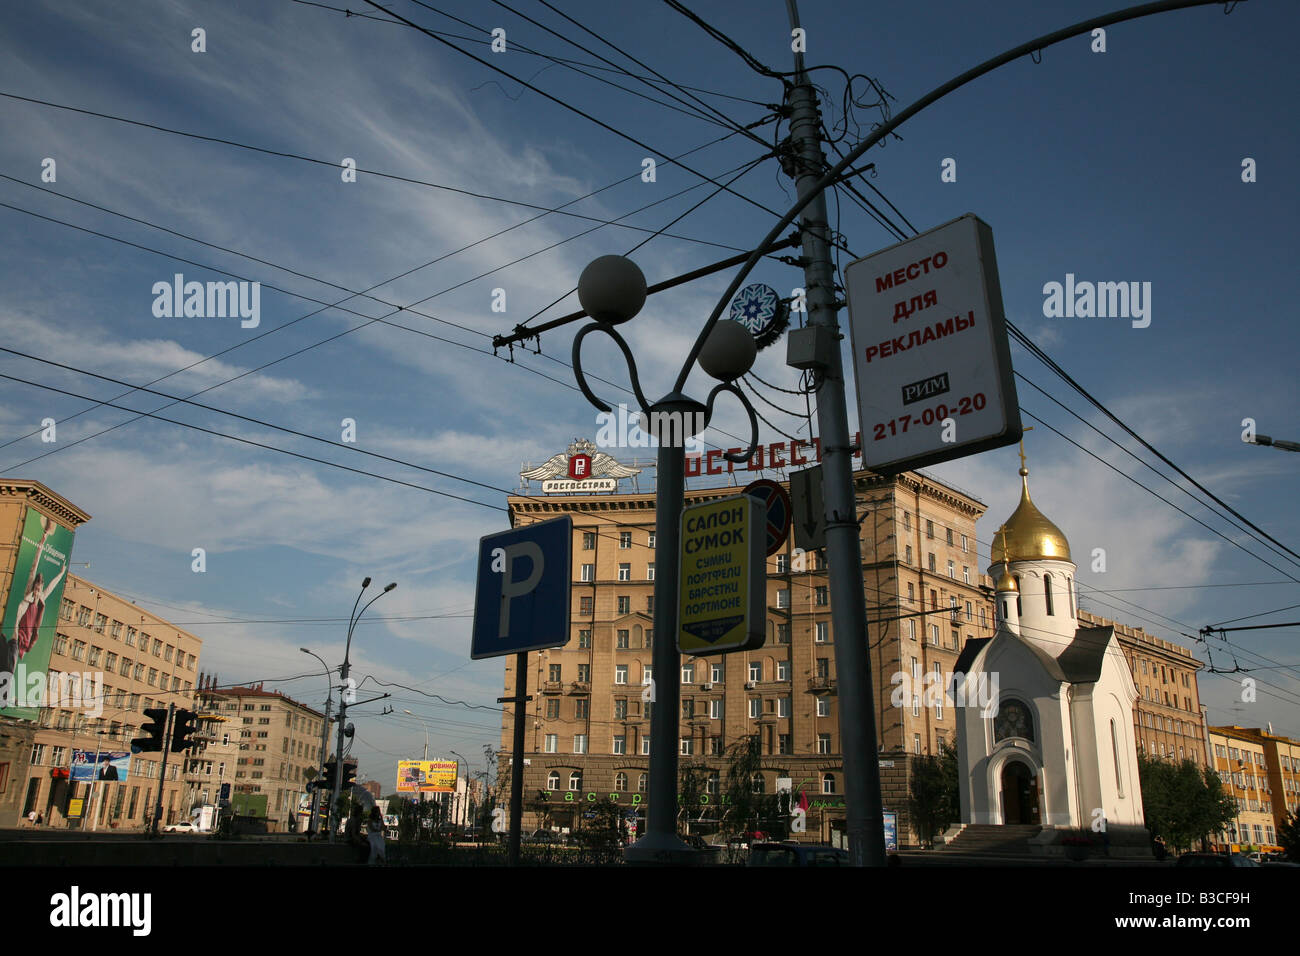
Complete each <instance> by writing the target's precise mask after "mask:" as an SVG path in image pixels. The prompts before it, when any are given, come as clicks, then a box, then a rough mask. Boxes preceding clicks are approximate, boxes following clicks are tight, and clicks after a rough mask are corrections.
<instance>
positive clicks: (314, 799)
mask: <svg viewBox="0 0 1300 956" xmlns="http://www.w3.org/2000/svg"><path fill="white" fill-rule="evenodd" d="M359 599H360V598H359V597H358V600H359ZM353 610H355V608H354V609H353ZM298 650H300V651H302V652H303V653H304V654H310V655H311V656H312V657H314V658H316V660H318V661H320V666H321V667H323V668H325V721H324V722H323V723H322V724H321V728H320V773H321V776H324V775H325V751H326V750H328V749H329V736H328V735H329V727H330V711H331V710H332V709H333V707H334V687H333V684H334V682H333V681H331V680H330V669H329V665H328V664H326V663H325V659H324V658H323V657H321V656H320V655H319V654H317V653H316V652H315V651H309V650H307V648H305V647H300V648H298ZM319 810H320V787H312V790H311V816H310V817H308V818H307V835H308V836H309V837H310V836H312V835H313V834H314V833H315V832H316V827H317V824H318V822H319V819H320V816H319Z"/></svg>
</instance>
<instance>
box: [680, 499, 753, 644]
mask: <svg viewBox="0 0 1300 956" xmlns="http://www.w3.org/2000/svg"><path fill="white" fill-rule="evenodd" d="M766 532H767V509H766V508H765V507H764V506H763V505H762V504H761V503H760V502H759V501H758V499H756V498H752V497H750V496H749V495H735V496H733V497H730V498H722V499H720V500H718V501H708V502H705V503H703V504H698V505H690V506H688V507H687V508H686V509H684V510H683V511H682V537H681V540H682V544H681V554H680V555H679V561H680V564H679V568H680V570H679V574H678V581H677V595H678V618H677V620H678V631H677V649H678V650H680V651H681V652H682V653H683V654H719V653H726V652H727V651H743V650H752V649H754V648H757V647H762V646H763V639H764V637H765V636H766V632H765V624H766V620H767V614H766V611H767V561H766V557H767V556H766V553H765V552H766V550H767V533H766Z"/></svg>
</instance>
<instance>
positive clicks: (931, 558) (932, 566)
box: [929, 551, 938, 573]
mask: <svg viewBox="0 0 1300 956" xmlns="http://www.w3.org/2000/svg"><path fill="white" fill-rule="evenodd" d="M929 562H930V571H931V573H934V572H936V571H937V570H938V566H937V565H936V564H935V561H934V552H933V551H931V552H930V554H929Z"/></svg>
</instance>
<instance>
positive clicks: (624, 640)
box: [614, 627, 632, 651]
mask: <svg viewBox="0 0 1300 956" xmlns="http://www.w3.org/2000/svg"><path fill="white" fill-rule="evenodd" d="M631 639H632V638H631V634H630V632H629V631H628V630H627V628H622V627H621V628H619V629H618V633H617V634H616V635H615V638H614V641H615V643H614V646H615V647H617V648H618V649H619V650H620V651H625V650H627V649H628V646H629V642H630V641H631Z"/></svg>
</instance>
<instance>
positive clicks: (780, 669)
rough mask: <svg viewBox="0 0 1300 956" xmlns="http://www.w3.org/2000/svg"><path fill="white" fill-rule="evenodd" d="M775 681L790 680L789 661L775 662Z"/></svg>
mask: <svg viewBox="0 0 1300 956" xmlns="http://www.w3.org/2000/svg"><path fill="white" fill-rule="evenodd" d="M776 679H777V680H789V679H790V662H789V661H777V662H776Z"/></svg>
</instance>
